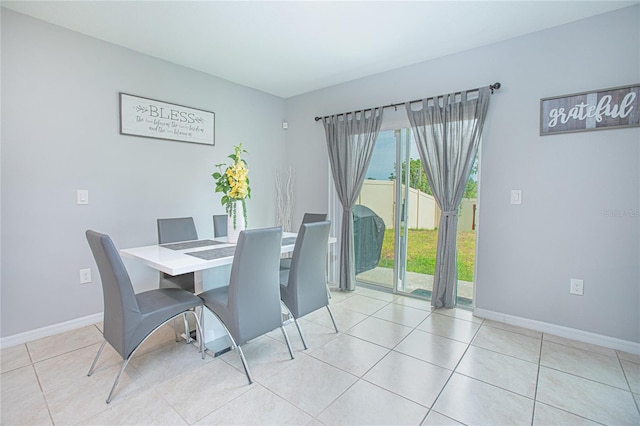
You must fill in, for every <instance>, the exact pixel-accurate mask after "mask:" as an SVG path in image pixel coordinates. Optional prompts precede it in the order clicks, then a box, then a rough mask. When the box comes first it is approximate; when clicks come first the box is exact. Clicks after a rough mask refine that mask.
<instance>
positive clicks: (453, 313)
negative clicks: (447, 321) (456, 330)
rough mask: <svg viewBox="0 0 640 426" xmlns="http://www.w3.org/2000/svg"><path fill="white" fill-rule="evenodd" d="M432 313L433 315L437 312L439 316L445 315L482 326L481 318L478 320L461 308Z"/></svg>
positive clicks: (438, 310) (470, 312)
mask: <svg viewBox="0 0 640 426" xmlns="http://www.w3.org/2000/svg"><path fill="white" fill-rule="evenodd" d="M433 312H434V313H436V312H437V313H438V314H440V315H447V316H450V317H454V318H458V319H463V320H467V321H472V322H475V323H478V324H482V322H483V321H484V320H483V319H482V318H478V317H476V316H474V315H473V312H472V311H470V310H467V309H462V308H451V309H447V308H440V309H436V310H434V311H433Z"/></svg>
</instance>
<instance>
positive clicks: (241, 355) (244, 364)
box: [229, 335, 253, 384]
mask: <svg viewBox="0 0 640 426" xmlns="http://www.w3.org/2000/svg"><path fill="white" fill-rule="evenodd" d="M229 337H231V335H229ZM231 340H232V341H233V337H231ZM233 345H234V346H235V347H236V349H237V350H238V353H239V354H240V360H241V361H242V366H243V367H244V372H245V374H246V375H247V379H248V380H249V384H251V383H253V378H252V377H251V372H250V371H249V365H248V364H247V360H246V359H245V357H244V352H242V348H241V347H240V346H238V345H236V344H235V342H234V343H233Z"/></svg>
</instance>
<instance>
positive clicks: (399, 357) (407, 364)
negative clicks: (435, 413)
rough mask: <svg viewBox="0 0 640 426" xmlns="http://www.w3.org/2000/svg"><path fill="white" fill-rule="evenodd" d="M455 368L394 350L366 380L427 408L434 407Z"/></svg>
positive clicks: (367, 375)
mask: <svg viewBox="0 0 640 426" xmlns="http://www.w3.org/2000/svg"><path fill="white" fill-rule="evenodd" d="M450 376H451V370H447V369H445V368H442V367H438V366H436V365H433V364H429V363H427V362H424V361H420V360H419V359H416V358H412V357H410V356H407V355H404V354H401V353H399V352H395V351H391V352H390V353H389V354H388V355H387V356H386V357H384V359H383V360H382V361H380V362H379V363H378V364H376V365H375V367H373V368H372V369H371V370H370V371H369V372H368V373H367V374H366V375H365V376H364V380H366V381H368V382H371V383H373V384H375V385H378V386H380V387H381V388H384V389H386V390H388V391H391V392H393V393H396V394H398V395H400V396H402V397H404V398H407V399H409V400H411V401H413V402H416V403H418V404H420V405H424V406H425V407H431V405H432V404H433V402H434V401H435V399H436V398H437V396H438V394H439V393H440V391H441V390H442V388H443V387H444V385H445V383H446V382H447V380H448V379H449V377H450Z"/></svg>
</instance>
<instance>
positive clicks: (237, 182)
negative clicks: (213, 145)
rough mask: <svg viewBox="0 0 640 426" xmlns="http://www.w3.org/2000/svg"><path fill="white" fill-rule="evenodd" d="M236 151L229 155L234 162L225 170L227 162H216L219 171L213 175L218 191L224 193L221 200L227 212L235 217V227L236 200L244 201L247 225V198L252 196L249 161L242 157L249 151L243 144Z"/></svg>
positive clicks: (243, 212) (234, 226)
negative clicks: (223, 168)
mask: <svg viewBox="0 0 640 426" xmlns="http://www.w3.org/2000/svg"><path fill="white" fill-rule="evenodd" d="M234 148H235V152H234V153H233V154H231V155H229V158H231V159H232V160H233V164H231V165H230V166H228V167H227V168H226V169H225V170H224V171H222V167H224V166H226V164H225V163H221V164H216V167H217V168H218V169H219V170H220V171H219V172H215V173H213V174H212V175H211V176H212V177H213V179H214V180H215V181H216V192H222V193H224V196H223V197H222V199H221V200H220V202H221V204H222V205H223V206H225V209H226V211H227V214H228V215H230V216H231V217H232V218H233V228H234V229H235V228H236V202H237V201H239V202H241V203H242V214H243V217H244V223H245V226H246V224H247V206H246V203H245V200H246V199H247V198H251V188H250V187H249V169H248V168H247V162H246V161H245V160H244V159H242V158H241V154H242V153H246V152H247V151H246V150H244V149H242V144H240V145H236V146H235V147H234Z"/></svg>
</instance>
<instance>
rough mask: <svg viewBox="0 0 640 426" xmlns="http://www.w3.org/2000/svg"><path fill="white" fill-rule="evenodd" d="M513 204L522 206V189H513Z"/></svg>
mask: <svg viewBox="0 0 640 426" xmlns="http://www.w3.org/2000/svg"><path fill="white" fill-rule="evenodd" d="M511 204H522V190H521V189H512V190H511Z"/></svg>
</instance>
